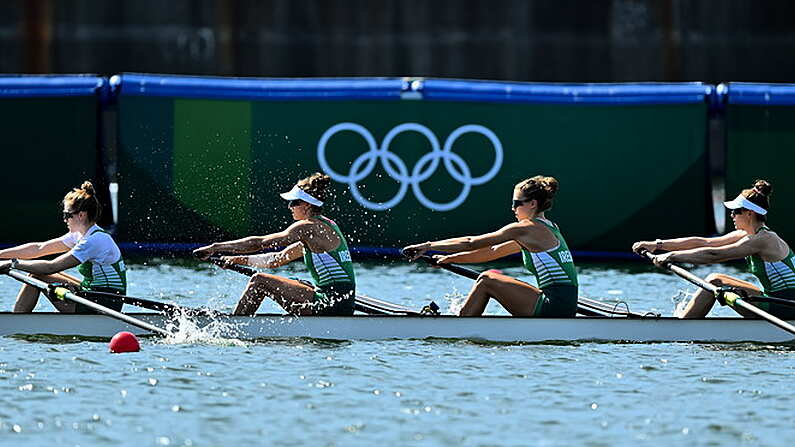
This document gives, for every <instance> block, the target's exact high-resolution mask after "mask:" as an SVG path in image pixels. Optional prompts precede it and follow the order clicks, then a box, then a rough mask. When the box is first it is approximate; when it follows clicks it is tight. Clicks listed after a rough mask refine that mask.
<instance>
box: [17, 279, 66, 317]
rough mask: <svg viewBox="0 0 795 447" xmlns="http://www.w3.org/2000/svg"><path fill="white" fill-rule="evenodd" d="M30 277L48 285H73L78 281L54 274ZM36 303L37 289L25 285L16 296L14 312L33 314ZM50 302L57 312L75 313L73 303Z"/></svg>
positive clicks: (56, 300)
mask: <svg viewBox="0 0 795 447" xmlns="http://www.w3.org/2000/svg"><path fill="white" fill-rule="evenodd" d="M30 276H33V277H34V278H36V279H38V280H41V281H44V282H46V283H50V284H52V283H70V284H75V285H77V284H79V281H77V279H76V278H74V277H73V276H70V275H67V274H64V273H55V274H53V275H30ZM38 302H39V289H37V288H35V287H33V286H29V285H27V284H25V285H23V286H22V288H21V289H19V295H17V301H16V302H15V303H14V312H18V313H30V312H33V309H34V308H36V304H38ZM50 302H51V303H52V305H53V306H54V307H55V308H56V309H57V310H58V311H59V312H64V313H74V311H75V303H73V302H71V301H62V300H59V299H51V300H50Z"/></svg>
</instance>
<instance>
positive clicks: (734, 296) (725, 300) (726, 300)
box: [638, 250, 795, 334]
mask: <svg viewBox="0 0 795 447" xmlns="http://www.w3.org/2000/svg"><path fill="white" fill-rule="evenodd" d="M638 254H639V255H641V256H643V257H645V258H648V259H649V260H650V261H652V262H654V260H655V255H653V254H651V253H649V251H648V250H640V251H639V252H638ZM655 265H657V264H655ZM660 265H662V267H663V268H665V269H666V270H670V271H671V272H673V273H674V274H676V275H677V276H679V277H680V278H682V279H684V280H685V281H688V282H690V283H692V284H695V285H696V286H698V287H701V288H702V289H704V290H706V291H708V292H712V294H713V295H715V299H717V300H718V302H719V303H721V304H722V305H728V306H730V307H731V308H732V309H735V310H737V309H744V310H746V311H748V312H751V313H752V314H754V315H756V316H758V317H759V318H761V319H763V320H767V321H768V322H769V323H771V324H773V325H775V326H778V327H779V328H781V329H783V330H785V331H787V332H789V333H791V334H795V326H793V325H791V324H789V323H787V322H786V321H784V320H782V319H780V318H778V317H776V316H775V315H771V314H769V313H767V312H765V311H764V310H762V309H760V308H758V307H756V306H754V305H753V304H751V303H749V302H747V301H745V300H744V299H743V297H741V296H740V295H739V294H738V293H736V292H734V291H733V290H732V289H727V288H723V287H718V286H716V285H714V284H712V283H710V282H707V281H705V280H703V279H701V278H699V277H698V276H696V275H694V274H692V273H690V272H688V271H687V270H685V269H683V268H682V267H679V266H678V265H676V264H674V263H672V262H664V263H661V264H660Z"/></svg>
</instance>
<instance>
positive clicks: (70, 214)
mask: <svg viewBox="0 0 795 447" xmlns="http://www.w3.org/2000/svg"><path fill="white" fill-rule="evenodd" d="M79 212H80V211H64V212H63V220H67V219H71V218H72V217H73V216H74V215H75V214H77V213H79Z"/></svg>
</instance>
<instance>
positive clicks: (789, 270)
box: [745, 225, 795, 294]
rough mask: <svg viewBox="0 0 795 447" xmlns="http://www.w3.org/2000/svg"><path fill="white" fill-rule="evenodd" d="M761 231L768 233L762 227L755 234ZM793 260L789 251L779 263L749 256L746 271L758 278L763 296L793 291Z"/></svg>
mask: <svg viewBox="0 0 795 447" xmlns="http://www.w3.org/2000/svg"><path fill="white" fill-rule="evenodd" d="M762 230H767V231H769V230H770V228H768V227H767V226H765V225H762V227H760V228H759V230H758V231H757V233H759V231H762ZM793 258H795V254H793V253H792V250H791V249H790V251H789V254H787V256H786V257H785V258H784V259H782V260H781V261H776V262H767V261H764V260H762V258H761V257H760V256H759V255H751V256H748V257H746V258H745V259H746V260H747V261H748V270H750V272H751V273H753V274H754V275H755V276H756V277H757V278H759V282H760V283H762V290H763V291H764V293H765V294H768V293H773V292H778V291H780V290H786V289H795V264H793Z"/></svg>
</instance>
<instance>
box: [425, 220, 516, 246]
mask: <svg viewBox="0 0 795 447" xmlns="http://www.w3.org/2000/svg"><path fill="white" fill-rule="evenodd" d="M520 232H521V228H520V227H519V226H518V225H517V224H516V223H512V224H509V225H506V226H504V227H502V228H500V229H499V230H497V231H493V232H491V233H486V234H481V235H479V236H464V237H456V238H451V239H444V240H441V241H435V242H426V243H425V244H422V245H423V246H424V247H425V248H426V250H437V251H446V252H451V253H458V252H462V251H475V250H478V249H481V248H489V247H492V246H495V245H501V244H503V243H505V242H509V241H513V240H515V239H516V238H517V237H518V236H519V234H520Z"/></svg>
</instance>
